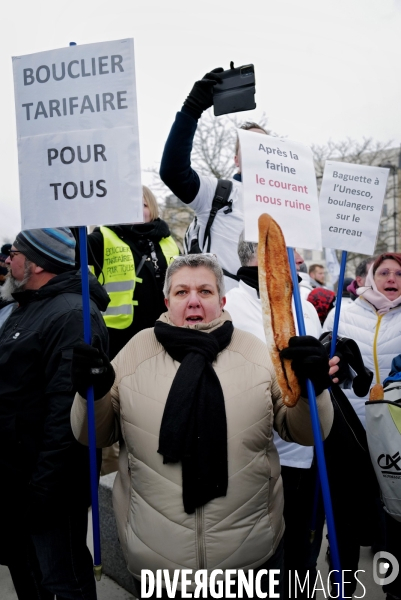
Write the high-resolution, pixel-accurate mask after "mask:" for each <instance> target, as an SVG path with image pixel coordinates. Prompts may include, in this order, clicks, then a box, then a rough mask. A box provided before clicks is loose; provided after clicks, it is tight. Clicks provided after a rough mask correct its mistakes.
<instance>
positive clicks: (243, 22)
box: [0, 0, 401, 241]
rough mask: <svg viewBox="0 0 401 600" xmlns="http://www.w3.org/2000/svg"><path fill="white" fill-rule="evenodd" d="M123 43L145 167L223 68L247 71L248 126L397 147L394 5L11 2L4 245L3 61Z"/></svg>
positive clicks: (359, 0)
mask: <svg viewBox="0 0 401 600" xmlns="http://www.w3.org/2000/svg"><path fill="white" fill-rule="evenodd" d="M127 37H133V38H134V43H135V54H136V70H137V93H138V113H139V132H140V143H141V163H142V168H148V167H152V166H155V165H157V164H158V163H159V162H160V158H161V154H162V150H163V145H164V142H165V139H166V137H167V135H168V132H169V129H170V127H171V124H172V122H173V120H174V116H175V113H176V111H177V110H179V109H180V107H181V105H182V102H183V100H184V99H185V97H186V95H187V94H188V92H189V91H190V89H191V87H192V84H193V82H194V81H195V80H196V79H199V78H201V77H202V76H203V75H204V74H205V73H206V72H207V71H209V70H210V69H213V68H215V67H218V66H223V67H224V68H228V67H229V62H230V60H233V61H234V63H235V65H236V66H240V65H242V64H248V63H254V65H255V72H256V82H257V83H256V85H257V87H256V102H257V105H258V108H257V109H256V111H254V112H251V113H244V117H245V118H246V119H249V118H252V119H253V120H255V119H257V118H258V116H259V115H260V114H261V113H262V112H265V113H266V115H267V116H268V118H269V126H270V128H271V129H273V130H274V131H275V132H277V133H279V134H280V135H286V136H288V137H289V138H290V139H294V140H298V141H301V142H304V143H306V144H312V143H317V144H324V143H325V142H327V141H328V140H329V139H332V140H335V141H338V140H342V139H345V138H347V137H350V138H354V139H357V140H361V139H362V138H363V137H372V138H373V139H375V140H378V141H381V142H388V141H390V140H392V142H393V144H394V146H396V145H399V144H400V143H401V118H400V112H401V109H400V104H401V103H400V100H401V77H400V39H401V0H259V1H256V0H247V1H244V0H242V1H238V0H230V1H227V0H203V2H191V1H188V0H186V1H184V0H169V1H167V0H118V1H116V2H110V0H108V1H106V0H96V1H95V0H68V2H62V1H60V0H58V1H56V2H55V1H54V0H52V1H50V0H35V2H31V1H28V0H20V1H18V0H17V1H16V2H13V3H7V10H6V11H3V14H2V18H1V23H0V73H1V94H0V115H1V121H2V129H1V131H2V135H1V136H0V157H1V169H2V172H1V186H0V215H1V217H0V241H1V240H3V239H5V238H9V239H11V240H12V238H13V237H14V236H15V234H16V233H17V232H18V230H19V229H20V218H19V190H18V158H17V143H16V129H15V114H14V91H13V78H12V63H11V56H18V55H23V54H30V53H34V52H40V51H43V50H50V49H54V48H60V47H63V46H67V45H68V43H69V42H70V41H75V42H77V43H78V44H85V43H91V42H102V41H107V40H116V39H121V38H127ZM144 182H145V183H146V182H149V176H148V175H144ZM39 200H40V199H38V210H39V205H40V201H39Z"/></svg>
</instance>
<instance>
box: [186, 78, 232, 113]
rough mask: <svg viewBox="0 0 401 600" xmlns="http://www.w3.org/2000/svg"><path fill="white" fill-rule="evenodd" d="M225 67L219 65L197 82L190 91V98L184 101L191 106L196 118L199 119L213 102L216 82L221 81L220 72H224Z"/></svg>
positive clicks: (188, 106) (187, 105)
mask: <svg viewBox="0 0 401 600" xmlns="http://www.w3.org/2000/svg"><path fill="white" fill-rule="evenodd" d="M223 71H224V69H222V68H221V67H218V68H217V69H213V71H210V73H206V75H205V76H204V77H203V78H202V79H200V80H199V81H196V82H195V85H194V87H193V88H192V90H191V91H190V93H189V96H188V98H187V99H186V100H185V102H184V106H186V107H187V108H189V109H190V110H191V112H192V113H193V115H194V117H195V118H196V119H199V118H200V116H201V114H202V113H203V111H204V110H207V109H208V108H210V107H211V106H212V104H213V88H214V86H215V85H216V83H220V81H221V77H219V75H218V73H222V72H223Z"/></svg>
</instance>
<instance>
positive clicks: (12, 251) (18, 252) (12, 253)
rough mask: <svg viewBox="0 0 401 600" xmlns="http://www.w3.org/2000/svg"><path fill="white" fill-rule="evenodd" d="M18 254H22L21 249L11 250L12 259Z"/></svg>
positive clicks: (9, 254)
mask: <svg viewBox="0 0 401 600" xmlns="http://www.w3.org/2000/svg"><path fill="white" fill-rule="evenodd" d="M16 254H22V252H21V250H10V251H9V253H8V256H9V257H10V260H12V259H13V258H14V256H15V255H16Z"/></svg>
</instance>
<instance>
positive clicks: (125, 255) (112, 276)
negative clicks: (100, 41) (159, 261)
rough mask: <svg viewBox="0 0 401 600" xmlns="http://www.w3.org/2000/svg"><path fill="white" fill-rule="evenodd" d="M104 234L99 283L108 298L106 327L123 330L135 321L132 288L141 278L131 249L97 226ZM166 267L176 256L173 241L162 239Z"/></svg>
mask: <svg viewBox="0 0 401 600" xmlns="http://www.w3.org/2000/svg"><path fill="white" fill-rule="evenodd" d="M100 231H101V233H102V235H103V245H104V254H103V271H102V273H100V274H99V277H98V281H99V283H101V284H102V285H103V288H104V289H105V290H106V292H107V293H108V295H109V298H110V303H109V305H108V307H107V309H106V311H105V312H104V313H103V318H104V320H105V323H106V326H107V327H110V328H112V329H126V328H127V327H129V326H130V325H131V324H132V322H133V320H134V306H136V305H137V304H138V302H137V300H133V295H134V290H135V285H136V284H137V283H142V279H141V278H139V277H137V276H136V274H135V260H134V256H133V254H132V251H131V248H130V247H129V245H128V244H126V243H125V242H124V241H123V240H121V239H120V238H119V237H118V235H117V234H116V233H114V231H112V230H111V229H109V228H108V227H100ZM159 245H160V248H161V250H162V252H163V254H164V256H165V258H166V261H167V265H169V264H170V262H171V261H172V259H173V257H174V256H176V255H177V254H179V249H178V246H177V244H176V243H175V241H174V240H173V238H172V237H171V236H170V237H168V238H163V239H161V240H160V242H159Z"/></svg>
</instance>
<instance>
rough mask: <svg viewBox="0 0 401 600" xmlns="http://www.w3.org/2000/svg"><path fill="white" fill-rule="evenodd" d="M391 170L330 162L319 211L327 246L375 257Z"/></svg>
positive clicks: (327, 164) (325, 173)
mask: <svg viewBox="0 0 401 600" xmlns="http://www.w3.org/2000/svg"><path fill="white" fill-rule="evenodd" d="M388 173H389V170H388V169H384V168H381V167H371V166H366V165H354V164H350V163H344V162H336V161H332V160H327V161H326V164H325V167H324V174H323V181H322V187H321V190H320V198H319V207H320V218H321V222H322V238H323V244H324V246H327V247H330V248H336V249H337V250H347V251H348V250H350V251H352V252H358V253H360V254H368V255H372V254H373V253H374V251H375V245H376V238H377V234H378V231H379V224H380V215H381V211H382V205H383V199H384V196H385V193H386V184H387V177H388Z"/></svg>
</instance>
